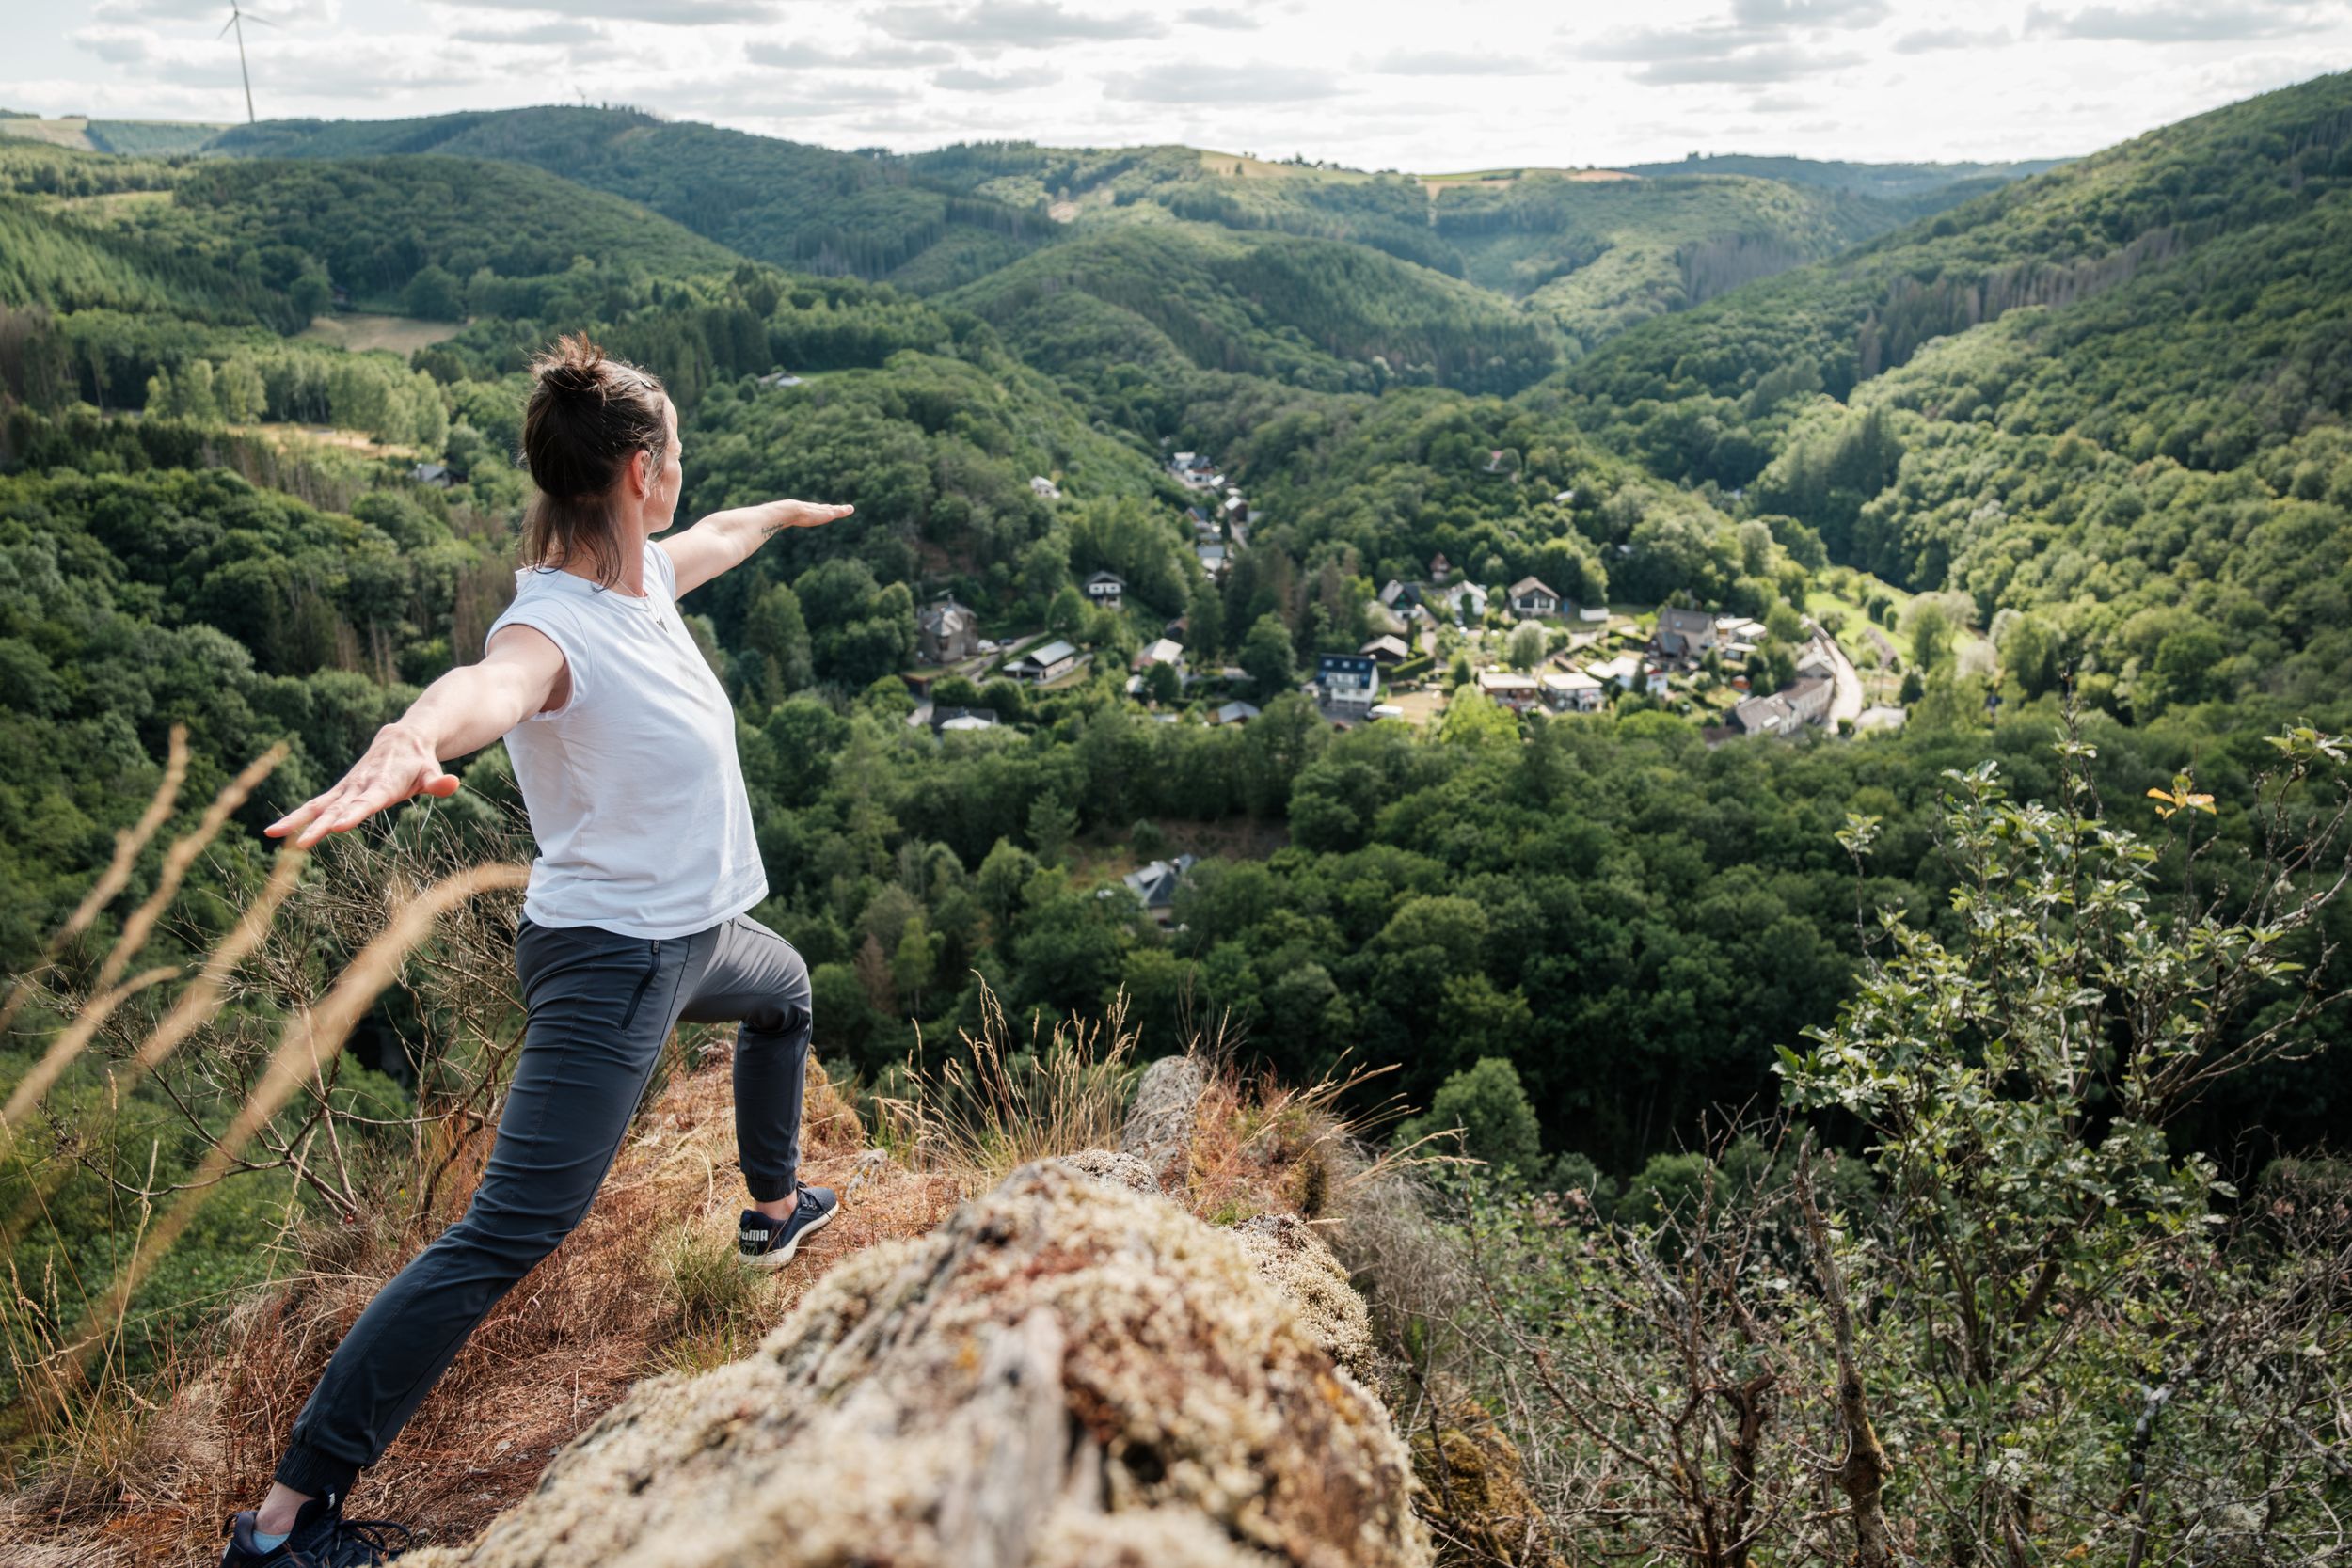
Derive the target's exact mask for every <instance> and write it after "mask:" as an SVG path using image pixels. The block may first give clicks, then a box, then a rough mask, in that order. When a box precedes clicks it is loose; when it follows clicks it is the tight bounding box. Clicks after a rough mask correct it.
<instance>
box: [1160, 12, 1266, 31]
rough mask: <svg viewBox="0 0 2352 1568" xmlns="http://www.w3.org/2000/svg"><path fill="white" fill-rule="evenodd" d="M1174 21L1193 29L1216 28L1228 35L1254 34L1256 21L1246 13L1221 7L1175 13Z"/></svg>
mask: <svg viewBox="0 0 2352 1568" xmlns="http://www.w3.org/2000/svg"><path fill="white" fill-rule="evenodd" d="M1176 20H1177V21H1179V22H1182V23H1184V24H1186V25H1188V26H1193V27H1216V28H1218V29H1221V30H1222V31H1225V32H1229V33H1248V32H1254V31H1256V29H1257V27H1258V19H1257V18H1256V17H1254V16H1251V15H1250V14H1249V13H1248V11H1238V10H1229V9H1227V8H1224V7H1221V6H1197V7H1195V8H1192V9H1191V10H1188V11H1179V12H1177V13H1176Z"/></svg>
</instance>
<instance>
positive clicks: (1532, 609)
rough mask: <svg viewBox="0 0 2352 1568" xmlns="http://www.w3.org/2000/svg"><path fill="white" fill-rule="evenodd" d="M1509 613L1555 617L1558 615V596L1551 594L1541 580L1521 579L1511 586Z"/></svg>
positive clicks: (1547, 586) (1549, 589)
mask: <svg viewBox="0 0 2352 1568" xmlns="http://www.w3.org/2000/svg"><path fill="white" fill-rule="evenodd" d="M1511 613H1512V614H1514V615H1557V614H1559V613H1560V595H1559V594H1556V593H1554V592H1552V590H1551V588H1550V587H1549V585H1548V584H1547V583H1545V581H1544V580H1543V579H1542V578H1519V580H1518V581H1517V582H1515V583H1513V584H1512V585H1511Z"/></svg>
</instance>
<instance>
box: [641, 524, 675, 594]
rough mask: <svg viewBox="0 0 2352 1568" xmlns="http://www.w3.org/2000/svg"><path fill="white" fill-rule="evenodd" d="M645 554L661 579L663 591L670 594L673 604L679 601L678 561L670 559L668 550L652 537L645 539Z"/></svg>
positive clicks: (652, 568) (650, 565)
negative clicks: (651, 538) (656, 542)
mask: <svg viewBox="0 0 2352 1568" xmlns="http://www.w3.org/2000/svg"><path fill="white" fill-rule="evenodd" d="M645 555H646V557H647V562H646V564H647V565H648V566H649V567H650V568H651V571H652V575H653V576H654V577H656V578H660V581H661V592H662V593H664V594H668V595H669V598H670V602H671V603H672V604H675V603H677V562H675V561H672V560H671V559H670V552H669V551H668V550H665V549H663V548H662V547H661V546H659V545H657V544H655V543H654V542H653V541H652V540H650V539H648V540H646V541H645Z"/></svg>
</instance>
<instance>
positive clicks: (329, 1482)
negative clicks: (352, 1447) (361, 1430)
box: [277, 1437, 359, 1508]
mask: <svg viewBox="0 0 2352 1568" xmlns="http://www.w3.org/2000/svg"><path fill="white" fill-rule="evenodd" d="M358 1479H359V1466H358V1465H354V1464H353V1463H352V1462H351V1461H350V1460H348V1459H338V1458H336V1457H335V1456H334V1455H333V1454H331V1453H327V1452H326V1451H324V1450H323V1449H314V1448H312V1447H311V1446H310V1444H308V1443H306V1442H304V1441H303V1440H302V1439H301V1438H299V1437H297V1438H295V1439H294V1441H293V1442H291V1443H289V1444H288V1445H287V1446H286V1457H285V1458H283V1459H281V1460H279V1461H278V1476H277V1480H278V1482H279V1484H281V1485H284V1486H288V1487H291V1488H293V1489H294V1491H296V1492H300V1493H302V1494H303V1495H304V1496H306V1497H325V1498H326V1499H328V1502H329V1505H330V1506H332V1507H335V1508H341V1507H342V1502H343V1498H345V1497H348V1496H350V1494H351V1486H352V1483H353V1482H354V1481H358Z"/></svg>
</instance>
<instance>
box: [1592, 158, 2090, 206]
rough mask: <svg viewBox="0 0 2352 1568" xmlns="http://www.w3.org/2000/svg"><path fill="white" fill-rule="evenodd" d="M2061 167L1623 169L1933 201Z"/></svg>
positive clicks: (1806, 163) (1704, 165) (1759, 163)
mask: <svg viewBox="0 0 2352 1568" xmlns="http://www.w3.org/2000/svg"><path fill="white" fill-rule="evenodd" d="M2063 162H2065V160H2064V159H2062V158H2024V159H2018V160H2014V161H2012V162H2010V163H2001V164H1856V163H1848V162H1845V161H1843V160H1840V159H1834V158H1828V159H1824V158H1769V157H1758V156H1756V155H1755V154H1753V153H1744V152H1719V153H1710V154H1700V153H1696V152H1693V153H1692V154H1691V155H1690V156H1689V157H1687V158H1682V159H1680V160H1678V161H1677V162H1674V163H1670V164H1626V165H1623V166H1622V168H1623V170H1624V172H1626V173H1628V174H1639V175H1643V176H1645V177H1646V178H1649V179H1654V180H1655V179H1664V178H1666V177H1668V176H1671V175H1680V174H1744V175H1749V176H1752V177H1753V178H1756V179H1758V180H1778V181H1781V182H1785V183H1788V184H1791V185H1817V186H1820V187H1823V188H1825V189H1828V190H1836V191H1852V192H1854V193H1856V194H1857V195H1862V196H1877V197H1890V198H1935V197H1936V196H1938V195H1939V194H1940V193H1942V192H1945V191H1947V190H1949V189H1950V188H1951V187H1953V186H1955V185H1981V184H1983V183H1985V182H1997V181H2006V180H2023V179H2025V178H2026V177H2027V176H2028V175H2035V174H2042V173H2044V172H2046V171H2048V170H2050V169H2053V168H2056V167H2058V165H2059V164H2061V163H2063Z"/></svg>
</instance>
